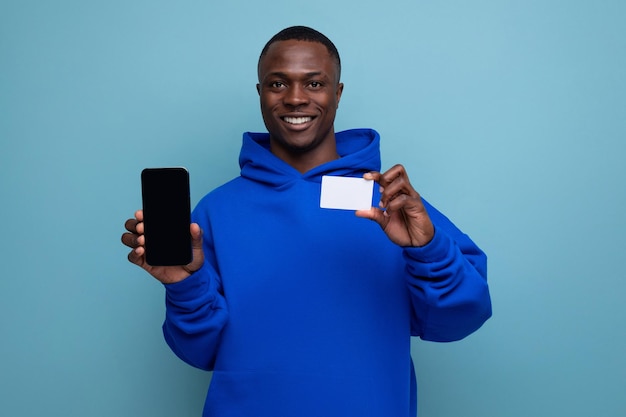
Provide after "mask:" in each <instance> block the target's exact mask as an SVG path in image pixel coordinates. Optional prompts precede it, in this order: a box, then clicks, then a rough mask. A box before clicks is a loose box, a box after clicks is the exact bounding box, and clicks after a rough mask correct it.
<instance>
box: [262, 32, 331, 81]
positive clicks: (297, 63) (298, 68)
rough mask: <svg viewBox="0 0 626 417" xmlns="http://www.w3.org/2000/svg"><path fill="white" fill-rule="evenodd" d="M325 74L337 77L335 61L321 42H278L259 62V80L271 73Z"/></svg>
mask: <svg viewBox="0 0 626 417" xmlns="http://www.w3.org/2000/svg"><path fill="white" fill-rule="evenodd" d="M276 72H278V73H297V72H303V73H311V72H323V73H325V74H326V75H328V76H329V77H336V75H337V74H336V72H337V65H336V63H335V60H334V59H333V57H332V56H331V55H330V53H329V52H328V49H326V46H324V45H323V44H321V43H319V42H311V41H298V40H288V41H277V42H274V43H273V44H271V45H270V46H269V48H268V50H267V53H266V54H265V55H264V56H263V57H261V60H260V61H259V78H260V79H262V78H263V77H264V76H265V75H268V74H271V73H276Z"/></svg>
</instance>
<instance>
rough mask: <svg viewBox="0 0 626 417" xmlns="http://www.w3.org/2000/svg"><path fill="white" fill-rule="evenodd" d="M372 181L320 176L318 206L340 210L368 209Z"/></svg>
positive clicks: (370, 204)
mask: <svg viewBox="0 0 626 417" xmlns="http://www.w3.org/2000/svg"><path fill="white" fill-rule="evenodd" d="M373 192H374V181H372V180H366V179H363V178H352V177H337V176H330V175H325V176H323V177H322V195H321V197H320V207H321V208H327V209H340V210H368V209H370V208H371V207H372V195H373Z"/></svg>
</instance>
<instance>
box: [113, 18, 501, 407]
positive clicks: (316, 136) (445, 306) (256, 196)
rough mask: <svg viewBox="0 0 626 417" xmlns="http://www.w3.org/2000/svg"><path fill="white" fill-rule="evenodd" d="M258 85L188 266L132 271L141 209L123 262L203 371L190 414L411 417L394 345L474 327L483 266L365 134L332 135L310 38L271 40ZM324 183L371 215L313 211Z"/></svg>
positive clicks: (408, 389) (332, 53) (409, 392)
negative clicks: (359, 184) (160, 287)
mask: <svg viewBox="0 0 626 417" xmlns="http://www.w3.org/2000/svg"><path fill="white" fill-rule="evenodd" d="M258 75H259V82H258V84H257V91H258V93H259V97H260V103H261V112H262V115H263V120H264V122H265V126H266V127H267V131H268V132H267V133H245V134H244V139H243V146H242V149H241V155H240V158H239V162H240V165H241V175H240V176H239V177H237V178H235V179H233V180H232V181H230V182H228V183H226V184H224V185H223V186H221V187H219V188H217V189H215V190H213V191H212V192H210V193H209V194H208V195H207V196H206V197H204V198H203V199H202V200H201V201H200V203H199V204H198V206H197V207H196V208H195V210H194V212H193V223H192V224H191V226H190V233H191V235H192V238H193V255H194V256H193V261H192V262H191V263H190V264H188V265H181V266H173V267H151V266H150V265H148V264H147V263H146V260H145V247H144V243H145V237H144V235H143V229H144V226H143V213H142V211H141V210H140V211H138V212H136V214H135V218H133V219H129V220H127V221H126V224H125V227H126V229H127V230H128V232H127V233H124V234H123V235H122V241H123V243H124V244H125V245H127V246H129V247H130V248H132V250H131V252H130V253H129V255H128V259H129V260H130V262H132V263H134V264H136V265H139V266H140V267H142V268H144V269H145V270H146V271H148V272H149V273H150V274H151V275H152V276H154V277H155V278H156V279H158V280H159V281H161V282H162V283H163V284H164V286H165V290H166V319H165V323H164V325H163V332H164V335H165V339H166V341H167V343H168V344H169V346H170V347H171V349H172V350H173V351H174V352H175V353H176V354H177V355H178V356H179V357H180V358H181V359H182V360H184V361H185V362H187V363H189V364H191V365H193V366H195V367H198V368H201V369H206V370H211V371H213V377H212V380H211V386H210V388H209V392H208V395H207V399H206V403H205V408H204V416H207V417H208V416H211V417H226V416H254V417H288V416H297V417H320V416H324V417H346V416H359V417H365V416H376V417H380V416H385V417H396V416H397V417H408V416H415V415H416V410H417V402H416V382H415V381H416V380H415V375H414V368H413V365H412V361H411V353H410V338H411V336H417V337H420V338H422V339H425V340H432V341H454V340H459V339H462V338H464V337H466V336H467V335H469V334H471V333H472V332H474V331H475V330H477V329H478V328H479V327H480V326H481V325H482V324H483V323H484V321H485V320H487V319H488V318H489V317H490V315H491V302H490V297H489V290H488V286H487V281H486V256H485V254H484V253H483V252H482V251H481V250H480V249H479V248H478V247H477V246H476V245H475V244H474V243H473V242H472V241H471V240H470V238H469V237H468V236H467V235H465V234H464V233H462V232H461V231H460V230H459V229H457V228H456V227H455V226H454V224H452V223H451V222H450V221H449V220H448V219H447V218H446V217H445V216H444V215H442V214H441V213H440V212H439V211H437V210H436V209H435V208H434V207H432V206H431V205H430V204H428V203H427V202H426V201H425V200H424V199H422V197H421V196H420V195H419V193H418V192H417V191H416V190H415V189H414V188H413V187H412V186H411V183H410V181H409V178H408V175H407V173H406V170H405V169H404V167H403V166H402V165H396V166H394V167H392V168H390V169H389V170H387V171H385V172H383V173H381V172H380V171H381V167H380V153H379V143H380V137H379V135H378V133H377V132H375V131H374V130H371V129H358V130H348V131H344V132H338V133H335V130H334V120H335V113H336V111H337V108H338V106H339V101H340V99H341V95H342V92H343V84H342V83H341V82H340V75H341V61H340V58H339V54H338V52H337V50H336V48H335V46H334V45H333V43H332V42H331V41H330V40H329V39H328V38H327V37H326V36H324V35H323V34H321V33H319V32H317V31H315V30H313V29H311V28H307V27H300V26H298V27H291V28H287V29H285V30H283V31H281V32H279V33H278V34H277V35H275V36H274V37H273V38H272V39H270V41H269V42H268V43H267V45H266V46H265V48H264V49H263V51H262V53H261V56H260V58H259V64H258ZM326 175H332V176H340V177H358V178H366V179H371V180H374V181H376V182H377V183H378V187H376V189H375V190H374V191H375V196H374V201H375V202H376V203H377V204H375V205H374V206H373V207H371V209H368V210H359V211H356V213H354V212H350V211H346V210H330V209H324V208H321V207H320V193H321V179H322V177H323V176H326ZM378 202H380V203H378ZM355 214H356V215H355ZM368 219H369V220H372V221H368Z"/></svg>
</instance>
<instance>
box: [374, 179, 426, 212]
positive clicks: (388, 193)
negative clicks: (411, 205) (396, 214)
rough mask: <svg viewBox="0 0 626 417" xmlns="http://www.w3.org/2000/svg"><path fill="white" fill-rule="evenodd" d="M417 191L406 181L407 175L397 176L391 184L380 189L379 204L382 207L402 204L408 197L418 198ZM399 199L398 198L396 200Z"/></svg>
mask: <svg viewBox="0 0 626 417" xmlns="http://www.w3.org/2000/svg"><path fill="white" fill-rule="evenodd" d="M419 198H420V196H419V193H418V192H417V191H415V189H413V186H411V184H410V183H409V181H408V178H407V177H404V176H401V177H397V178H396V179H395V180H394V181H393V182H392V183H391V184H389V185H388V186H387V187H385V188H384V190H382V191H381V196H380V200H381V204H382V206H383V207H384V208H387V209H389V208H391V207H394V206H397V205H398V204H404V202H405V201H407V200H408V199H419ZM398 199H400V200H398ZM395 200H398V201H397V202H396V204H395V205H394V206H391V205H390V204H391V203H392V202H393V201H395Z"/></svg>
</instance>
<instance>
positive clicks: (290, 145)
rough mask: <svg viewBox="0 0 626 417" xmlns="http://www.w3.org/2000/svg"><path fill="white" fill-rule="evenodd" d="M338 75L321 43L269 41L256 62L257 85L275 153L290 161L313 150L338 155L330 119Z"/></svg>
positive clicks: (340, 87)
mask: <svg viewBox="0 0 626 417" xmlns="http://www.w3.org/2000/svg"><path fill="white" fill-rule="evenodd" d="M338 78H339V74H338V68H337V64H336V61H335V60H334V59H333V58H332V57H331V55H330V54H329V53H328V50H327V49H326V47H325V46H324V45H323V44H321V43H317V42H308V41H296V40H289V41H278V42H275V43H273V44H272V45H270V47H269V49H268V51H267V54H266V55H265V56H263V57H262V58H261V61H260V63H259V84H257V90H258V92H259V96H260V100H261V113H262V115H263V120H264V122H265V126H266V127H267V130H268V132H269V133H270V143H271V150H272V152H273V153H275V154H276V155H277V156H279V157H281V158H283V159H286V160H287V161H288V162H289V160H290V159H293V158H301V157H303V155H308V156H311V154H316V155H318V156H319V157H320V158H321V159H324V158H327V159H328V158H330V159H334V158H336V150H335V132H334V128H333V124H334V121H335V113H336V111H337V107H338V106H339V99H340V98H341V92H342V91H343V84H341V83H339V79H338ZM327 153H328V154H329V155H327V156H325V154H327ZM330 153H332V157H331V156H330ZM318 159H319V158H318ZM330 159H329V160H330Z"/></svg>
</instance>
